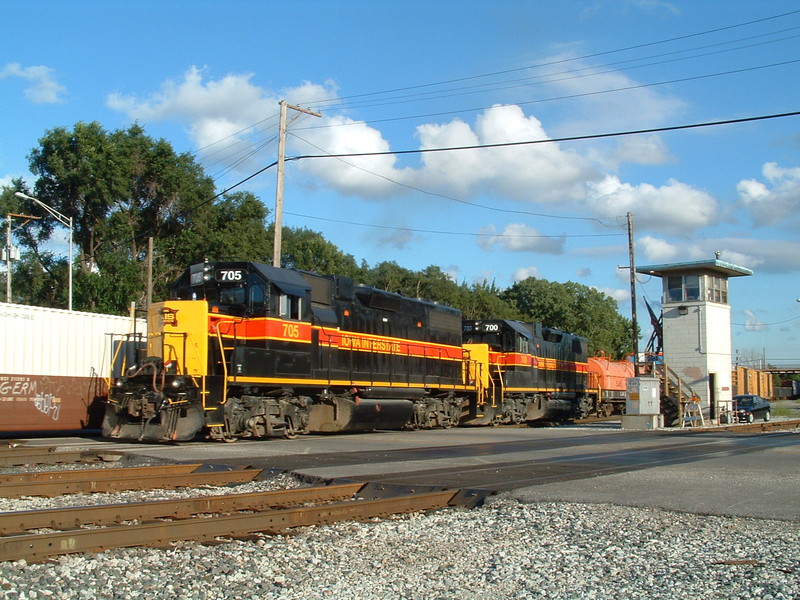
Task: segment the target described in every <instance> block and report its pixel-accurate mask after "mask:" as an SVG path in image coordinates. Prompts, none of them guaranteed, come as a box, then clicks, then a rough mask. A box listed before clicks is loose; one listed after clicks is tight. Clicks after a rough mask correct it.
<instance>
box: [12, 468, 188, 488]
mask: <svg viewBox="0 0 800 600" xmlns="http://www.w3.org/2000/svg"><path fill="white" fill-rule="evenodd" d="M201 466H202V463H192V464H184V463H180V464H174V465H162V466H158V467H153V466H150V467H112V468H108V469H73V470H71V471H35V472H28V473H0V484H3V483H16V484H20V483H36V482H39V481H80V480H87V479H92V480H94V481H99V480H101V479H118V478H120V477H131V478H133V477H140V476H142V475H148V474H152V473H154V472H155V471H154V469H158V470H159V472H161V473H163V474H164V475H168V474H173V473H191V472H192V471H194V470H196V469H198V468H199V467H201Z"/></svg>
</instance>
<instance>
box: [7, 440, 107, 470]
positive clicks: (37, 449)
mask: <svg viewBox="0 0 800 600" xmlns="http://www.w3.org/2000/svg"><path fill="white" fill-rule="evenodd" d="M120 458H122V453H121V452H119V451H116V450H112V451H108V450H59V449H58V448H57V447H54V446H46V447H45V446H33V447H31V446H26V445H24V444H23V445H14V444H8V445H2V446H0V467H19V466H22V465H55V464H63V463H80V462H97V461H107V460H110V461H117V460H119V459H120Z"/></svg>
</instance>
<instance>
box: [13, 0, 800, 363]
mask: <svg viewBox="0 0 800 600" xmlns="http://www.w3.org/2000/svg"><path fill="white" fill-rule="evenodd" d="M2 14H3V18H2V20H0V106H1V107H2V110H0V185H8V184H10V182H11V180H12V178H18V177H22V178H23V179H24V180H25V182H26V183H27V184H28V185H29V186H30V187H32V186H33V184H34V183H35V178H34V176H33V175H32V174H31V173H30V171H29V170H28V155H29V153H30V151H31V150H32V149H33V148H36V147H37V146H38V141H39V139H40V138H41V137H43V136H44V135H45V134H46V133H47V132H48V131H50V130H52V129H54V128H57V127H64V128H67V129H72V128H73V127H74V126H75V124H76V123H78V122H80V121H84V122H91V121H98V122H99V123H100V124H101V125H102V126H103V127H104V128H106V130H108V131H114V130H117V129H124V128H127V127H129V126H130V125H131V124H133V123H134V122H138V123H139V124H141V125H142V126H143V127H144V128H145V131H146V133H147V134H148V135H150V136H151V137H155V138H164V139H166V140H167V141H169V142H170V143H171V144H172V146H173V148H174V149H175V150H176V151H177V152H189V153H192V154H193V155H194V156H195V157H196V159H197V161H198V162H199V163H200V164H202V165H203V167H204V169H205V171H206V173H207V174H208V175H210V176H212V177H214V179H215V181H216V185H217V188H218V191H222V190H225V189H230V190H231V191H251V192H253V193H254V194H256V195H257V196H258V197H259V198H260V199H261V200H262V201H263V202H264V204H265V205H266V206H267V208H268V209H269V210H270V211H272V210H273V209H274V205H275V189H276V169H275V168H274V167H271V168H268V169H266V170H264V171H263V172H262V173H260V174H258V175H256V176H255V177H252V178H250V179H248V180H247V181H246V182H245V183H240V182H242V181H243V180H245V179H247V178H248V177H250V176H251V175H253V174H255V173H257V172H259V171H261V170H262V169H264V168H265V167H267V166H269V165H272V164H273V163H274V162H275V161H276V160H277V155H278V143H277V138H278V122H279V104H278V103H279V102H280V101H281V100H285V101H287V102H288V103H289V104H291V105H293V106H298V107H302V108H304V109H308V110H312V111H314V112H317V113H318V114H319V115H320V116H314V115H310V114H306V113H305V112H298V111H295V110H293V109H289V110H288V113H289V114H288V116H289V119H290V123H289V126H288V134H287V140H286V156H287V159H291V160H288V162H287V163H286V173H285V191H284V213H283V224H284V225H286V226H291V227H305V228H308V229H311V230H314V231H319V232H320V233H322V234H323V235H324V236H325V238H326V239H328V240H330V241H331V242H333V243H334V244H336V246H337V247H338V248H340V249H341V250H342V251H343V252H345V253H347V254H351V255H353V256H354V257H355V259H356V260H357V261H359V262H360V261H361V260H365V261H367V263H368V264H370V265H375V264H377V263H379V262H381V261H394V262H396V263H397V264H398V265H400V266H402V267H406V268H409V269H415V270H416V269H424V268H425V267H427V266H429V265H436V266H438V267H440V268H441V269H442V270H443V271H445V272H446V273H448V274H450V275H451V276H452V277H453V279H454V280H455V281H457V282H459V283H460V282H466V283H468V284H471V283H475V282H482V281H487V282H490V283H491V282H494V283H495V284H496V285H497V286H498V287H499V288H501V289H504V288H507V287H509V286H511V285H513V284H514V283H515V282H516V281H520V280H522V279H524V278H526V277H528V276H535V277H538V278H544V279H547V280H549V281H558V282H567V281H574V282H576V283H579V284H582V285H586V286H591V287H594V288H597V289H598V290H600V291H602V292H604V293H606V294H608V295H610V296H612V297H613V298H615V299H616V300H617V301H618V303H619V310H620V312H621V314H623V315H624V316H626V317H630V315H631V302H630V284H629V270H628V269H627V266H628V265H629V254H628V235H627V218H626V217H627V215H628V214H630V215H631V220H632V224H633V228H632V230H633V241H634V255H635V263H636V265H637V266H640V265H653V264H665V263H680V262H691V261H699V260H711V259H713V258H714V256H715V252H720V253H721V255H720V256H721V260H724V261H727V262H730V263H733V264H736V265H740V266H743V267H746V268H748V269H751V270H752V271H753V275H752V276H750V277H739V278H734V279H731V281H730V304H731V321H732V329H731V333H732V342H733V349H734V354H735V359H736V357H738V359H739V361H740V362H741V363H743V364H753V362H754V361H761V360H766V362H768V363H771V364H775V365H779V366H785V365H789V364H794V365H797V364H800V284H798V276H800V116H797V115H790V116H782V117H776V116H775V115H784V114H786V113H793V112H797V111H800V7H799V6H798V5H797V3H796V2H795V1H791V0H785V1H784V0H761V1H760V2H752V1H751V0H727V1H725V2H722V1H712V0H699V1H698V0H691V1H690V0H687V1H682V0H674V1H666V0H607V1H606V0H562V1H558V2H557V1H546V0H536V1H534V0H527V1H525V0H492V1H488V0H485V1H476V0H426V1H422V0H402V1H401V0H382V1H380V2H374V1H368V0H358V1H356V0H337V1H333V0H295V1H292V2H286V1H282V2H273V1H256V0H251V1H244V0H226V1H224V2H223V1H221V0H220V1H210V0H192V1H176V0H158V1H148V0H139V1H132V0H115V1H114V2H108V1H106V0H98V1H86V0H75V1H72V2H69V3H67V2H62V1H55V0H54V1H43V0H24V1H23V0H5V1H4V2H3V3H2ZM756 117H765V118H759V119H757V120H749V119H754V118H756ZM740 120H741V121H740ZM728 121H740V122H734V123H725V124H719V123H720V122H728ZM687 125H702V126H699V127H691V128H684V127H683V126H687ZM515 142H516V143H517V144H513V143H515ZM454 148H459V149H454ZM432 150H434V151H432ZM342 155H350V156H342ZM354 155H357V156H354ZM298 157H300V158H298ZM64 252H65V254H66V250H65V251H64ZM636 285H637V287H636V290H637V292H636V293H637V298H638V299H639V303H638V307H637V311H638V316H639V322H640V325H641V327H642V330H643V335H644V339H643V340H642V341H641V342H640V345H641V347H643V346H644V344H645V342H646V340H647V338H648V337H649V333H650V326H649V317H648V316H647V310H646V308H645V307H644V304H643V302H644V300H647V301H648V302H649V303H650V304H651V305H652V306H653V307H654V308H655V310H657V311H658V310H659V309H660V302H661V295H662V290H661V280H660V279H658V278H653V277H649V276H645V275H639V276H638V277H637V284H636Z"/></svg>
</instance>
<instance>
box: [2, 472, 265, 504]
mask: <svg viewBox="0 0 800 600" xmlns="http://www.w3.org/2000/svg"><path fill="white" fill-rule="evenodd" d="M113 470H115V469H108V471H113ZM262 473H263V471H262V470H261V469H242V470H240V471H221V472H211V473H198V472H196V471H195V472H192V473H155V474H152V475H140V476H138V477H136V478H134V479H132V478H130V477H126V476H125V475H121V476H117V477H116V478H114V479H100V478H98V479H93V478H91V475H87V478H86V479H80V480H76V481H34V482H30V483H23V484H17V483H0V498H21V497H22V496H44V497H47V498H52V497H53V496H62V495H64V494H84V493H97V492H119V491H123V490H125V491H130V490H147V489H156V488H162V489H175V488H179V487H197V486H198V485H227V484H229V483H247V482H248V481H253V480H254V479H256V478H257V477H258V476H259V475H261V474H262Z"/></svg>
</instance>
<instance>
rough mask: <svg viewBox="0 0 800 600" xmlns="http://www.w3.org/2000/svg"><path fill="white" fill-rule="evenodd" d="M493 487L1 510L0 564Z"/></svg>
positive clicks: (143, 476)
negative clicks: (2, 511) (1, 562)
mask: <svg viewBox="0 0 800 600" xmlns="http://www.w3.org/2000/svg"><path fill="white" fill-rule="evenodd" d="M274 475H275V473H273V472H271V471H262V470H258V469H250V468H240V469H236V468H231V467H220V466H218V465H198V464H191V465H169V466H166V467H165V466H159V467H131V468H110V469H91V470H80V471H74V470H72V471H50V472H38V473H14V474H5V475H2V476H0V496H3V497H6V498H19V497H22V496H26V495H37V496H45V497H52V496H56V495H63V494H76V493H85V492H101V491H120V490H132V489H156V488H157V489H161V488H176V487H188V486H198V485H230V484H235V483H241V482H246V481H256V480H259V479H266V478H267V477H270V478H271V477H274ZM489 493H490V492H489V491H488V490H457V489H444V488H441V487H434V486H391V485H383V484H380V483H363V482H362V483H349V482H345V483H338V484H335V483H334V484H330V485H323V486H314V487H305V488H297V489H289V490H277V491H268V492H255V493H240V494H235V493H231V494H223V495H218V496H193V497H189V498H181V499H174V500H154V501H144V502H132V503H119V504H104V505H93V506H77V507H72V508H48V509H43V510H22V511H14V512H5V513H0V561H9V560H20V559H24V560H27V561H32V562H40V561H43V560H45V559H47V558H48V557H52V556H57V555H61V554H70V553H81V552H102V551H105V550H108V549H110V548H123V547H132V546H164V545H167V544H169V543H171V542H176V541H181V540H194V541H200V542H204V541H209V540H212V539H216V538H220V537H222V538H229V539H235V538H238V537H244V536H248V535H251V534H254V533H265V534H276V533H280V532H282V531H285V530H287V529H290V528H293V527H303V526H313V525H322V524H327V523H333V522H336V521H344V520H359V519H367V518H373V517H385V516H388V515H392V514H400V513H407V512H420V511H429V510H438V509H443V508H447V507H451V506H464V507H469V508H471V507H474V506H477V505H479V504H480V503H482V501H483V500H484V498H485V497H486V496H487V495H488V494H489ZM43 530H46V531H43Z"/></svg>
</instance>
